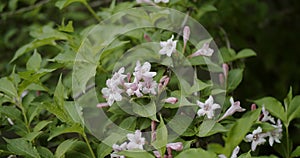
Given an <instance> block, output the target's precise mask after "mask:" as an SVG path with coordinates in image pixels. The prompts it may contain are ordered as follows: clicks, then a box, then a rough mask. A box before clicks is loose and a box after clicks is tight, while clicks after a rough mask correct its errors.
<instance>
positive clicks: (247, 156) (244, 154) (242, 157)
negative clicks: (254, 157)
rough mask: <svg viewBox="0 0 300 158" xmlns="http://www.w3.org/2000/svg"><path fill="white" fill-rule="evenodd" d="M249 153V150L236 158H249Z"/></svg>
mask: <svg viewBox="0 0 300 158" xmlns="http://www.w3.org/2000/svg"><path fill="white" fill-rule="evenodd" d="M250 152H251V150H250V151H248V152H247V153H243V154H242V155H240V156H239V157H238V158H251V154H250Z"/></svg>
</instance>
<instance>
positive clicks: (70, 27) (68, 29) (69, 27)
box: [58, 19, 74, 32]
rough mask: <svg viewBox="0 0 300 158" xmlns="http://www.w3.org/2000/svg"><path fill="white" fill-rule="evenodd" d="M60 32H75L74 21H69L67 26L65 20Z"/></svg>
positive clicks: (59, 28)
mask: <svg viewBox="0 0 300 158" xmlns="http://www.w3.org/2000/svg"><path fill="white" fill-rule="evenodd" d="M58 30H59V31H64V32H74V28H73V21H72V20H70V21H68V24H67V25H66V26H65V21H64V19H63V21H62V23H61V26H59V27H58Z"/></svg>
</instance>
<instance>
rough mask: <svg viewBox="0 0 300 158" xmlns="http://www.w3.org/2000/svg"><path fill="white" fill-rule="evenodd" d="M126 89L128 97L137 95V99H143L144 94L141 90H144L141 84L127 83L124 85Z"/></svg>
mask: <svg viewBox="0 0 300 158" xmlns="http://www.w3.org/2000/svg"><path fill="white" fill-rule="evenodd" d="M124 85H125V87H126V93H127V94H128V96H132V95H134V94H135V95H136V96H137V97H141V96H143V94H142V92H140V89H141V88H142V87H141V86H142V85H140V84H138V83H137V82H133V83H125V84H124Z"/></svg>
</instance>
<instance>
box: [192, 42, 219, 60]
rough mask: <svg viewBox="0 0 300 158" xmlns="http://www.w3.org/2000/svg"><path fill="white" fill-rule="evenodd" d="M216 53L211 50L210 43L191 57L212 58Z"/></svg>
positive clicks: (205, 44)
mask: <svg viewBox="0 0 300 158" xmlns="http://www.w3.org/2000/svg"><path fill="white" fill-rule="evenodd" d="M213 53H214V50H213V49H211V48H209V43H204V44H203V46H202V48H200V49H199V50H197V51H196V52H195V53H193V54H191V55H190V56H189V57H196V56H199V55H201V56H207V57H210V56H212V54H213Z"/></svg>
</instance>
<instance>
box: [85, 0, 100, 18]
mask: <svg viewBox="0 0 300 158" xmlns="http://www.w3.org/2000/svg"><path fill="white" fill-rule="evenodd" d="M83 4H84V5H85V7H86V8H87V9H88V10H89V12H90V13H91V14H92V15H93V16H94V18H95V19H96V20H97V21H98V22H101V19H100V18H99V17H98V16H97V14H96V13H95V11H94V10H93V9H92V7H91V6H90V5H89V4H88V3H87V2H86V3H83Z"/></svg>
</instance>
